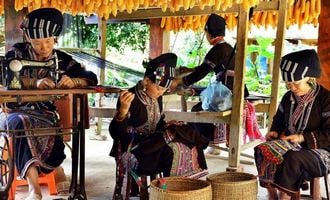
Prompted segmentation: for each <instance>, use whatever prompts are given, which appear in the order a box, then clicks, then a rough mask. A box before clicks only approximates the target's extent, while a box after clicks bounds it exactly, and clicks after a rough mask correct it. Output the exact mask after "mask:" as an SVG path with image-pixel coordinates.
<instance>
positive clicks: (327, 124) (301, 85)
mask: <svg viewBox="0 0 330 200" xmlns="http://www.w3.org/2000/svg"><path fill="white" fill-rule="evenodd" d="M280 68H281V72H282V77H283V80H284V81H285V83H286V86H287V88H288V89H289V91H288V92H287V93H286V94H285V95H284V96H283V98H282V100H281V102H280V105H279V107H278V110H277V112H276V114H275V116H274V119H273V123H272V126H271V128H270V132H269V133H267V135H266V139H267V140H268V142H266V143H263V144H261V145H258V146H257V147H256V148H255V160H256V165H257V169H258V174H259V181H260V185H261V186H262V187H266V188H267V189H268V192H269V199H277V198H278V196H277V195H278V194H277V189H278V190H280V199H290V197H291V198H299V197H298V196H299V190H300V188H301V187H302V186H303V183H304V181H305V180H311V179H313V178H315V177H322V176H324V175H325V174H327V173H329V170H330V153H329V151H330V133H329V132H330V92H329V91H328V90H327V89H325V88H324V87H322V86H321V85H319V84H317V83H316V81H315V78H319V77H320V74H321V69H320V63H319V58H318V56H317V53H316V52H315V50H303V51H298V52H294V53H290V54H288V55H286V56H284V57H283V58H282V60H281V65H280Z"/></svg>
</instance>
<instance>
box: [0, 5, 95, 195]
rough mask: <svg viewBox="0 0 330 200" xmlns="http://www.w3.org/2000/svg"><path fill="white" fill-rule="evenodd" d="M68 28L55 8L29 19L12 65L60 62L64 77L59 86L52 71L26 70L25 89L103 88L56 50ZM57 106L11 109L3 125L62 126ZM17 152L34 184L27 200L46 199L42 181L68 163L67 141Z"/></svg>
mask: <svg viewBox="0 0 330 200" xmlns="http://www.w3.org/2000/svg"><path fill="white" fill-rule="evenodd" d="M62 25H63V17H62V14H61V12H60V11H58V10H56V9H53V8H42V9H38V10H34V11H32V12H30V13H29V14H28V15H27V16H26V18H25V19H24V21H23V23H22V26H21V28H22V29H23V34H24V40H25V42H24V43H17V44H15V45H14V46H13V47H12V49H11V50H10V51H8V52H7V54H6V57H7V59H8V60H9V59H12V58H18V59H26V60H34V61H47V60H49V59H52V58H54V56H56V57H57V58H58V68H59V71H60V72H61V74H60V75H59V77H58V80H56V78H55V77H54V76H52V75H51V73H50V72H49V71H47V70H46V69H34V70H32V69H24V70H22V71H21V72H20V78H21V80H22V88H23V89H53V88H78V87H85V86H88V85H96V84H97V78H96V75H95V74H94V73H92V72H89V71H86V70H85V69H84V68H83V67H82V66H81V65H80V64H79V63H78V62H76V61H75V60H73V59H72V57H71V56H69V55H67V54H65V53H64V52H61V51H59V50H55V49H54V46H55V44H56V41H57V36H59V35H60V33H61V30H62ZM53 103H54V102H39V103H24V104H14V103H12V104H8V105H7V106H8V110H9V113H8V115H7V117H6V119H5V120H3V121H2V122H1V124H2V127H4V128H6V129H9V130H26V129H35V128H47V127H54V126H58V121H59V118H58V114H57V113H56V107H55V106H54V104H53ZM38 132H39V131H21V132H16V133H15V134H17V135H26V136H32V135H33V136H37V135H38ZM14 149H15V164H16V168H17V171H18V173H19V175H20V176H21V177H22V178H25V179H27V181H28V184H29V192H30V195H29V196H28V197H27V199H28V200H39V199H41V198H42V194H41V191H40V186H39V183H38V175H39V173H50V172H51V171H52V170H54V169H55V168H56V167H58V166H59V165H60V164H61V163H62V162H63V160H64V159H65V154H64V144H63V141H62V137H61V136H40V137H23V138H16V140H15V144H14Z"/></svg>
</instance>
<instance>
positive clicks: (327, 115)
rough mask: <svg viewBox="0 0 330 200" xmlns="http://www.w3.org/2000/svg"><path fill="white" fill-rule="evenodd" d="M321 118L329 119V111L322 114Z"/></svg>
mask: <svg viewBox="0 0 330 200" xmlns="http://www.w3.org/2000/svg"><path fill="white" fill-rule="evenodd" d="M322 117H330V111H328V112H323V113H322Z"/></svg>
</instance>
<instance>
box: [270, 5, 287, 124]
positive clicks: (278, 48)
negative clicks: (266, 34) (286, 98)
mask: <svg viewBox="0 0 330 200" xmlns="http://www.w3.org/2000/svg"><path fill="white" fill-rule="evenodd" d="M286 8H287V0H280V7H279V13H278V24H277V31H276V41H275V55H274V64H273V76H272V92H271V97H270V105H269V118H268V127H269V128H270V127H271V124H272V122H273V116H274V115H275V113H276V110H277V104H278V103H277V102H278V94H279V84H280V62H281V57H282V52H283V43H284V35H285V30H286V15H287V12H286Z"/></svg>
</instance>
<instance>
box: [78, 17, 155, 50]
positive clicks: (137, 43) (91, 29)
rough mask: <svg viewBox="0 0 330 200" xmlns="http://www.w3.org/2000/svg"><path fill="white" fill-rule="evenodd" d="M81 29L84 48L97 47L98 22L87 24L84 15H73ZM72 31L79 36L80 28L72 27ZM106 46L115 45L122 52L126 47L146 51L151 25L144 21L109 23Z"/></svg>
mask: <svg viewBox="0 0 330 200" xmlns="http://www.w3.org/2000/svg"><path fill="white" fill-rule="evenodd" d="M72 24H76V25H77V27H79V29H80V30H81V41H80V42H81V45H80V47H83V48H97V45H98V37H99V30H98V25H97V24H85V22H84V18H83V16H76V17H73V23H72ZM72 31H73V32H76V33H77V34H75V35H77V36H79V32H78V29H76V28H75V27H72ZM106 38H107V39H106V46H107V48H110V47H113V48H115V49H117V50H118V51H120V52H123V50H124V49H125V48H131V49H133V50H138V51H142V52H143V51H145V49H146V45H147V42H148V41H149V26H148V25H147V24H144V23H138V22H134V23H133V22H132V23H128V22H125V23H110V24H107V32H106Z"/></svg>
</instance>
